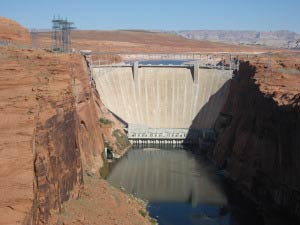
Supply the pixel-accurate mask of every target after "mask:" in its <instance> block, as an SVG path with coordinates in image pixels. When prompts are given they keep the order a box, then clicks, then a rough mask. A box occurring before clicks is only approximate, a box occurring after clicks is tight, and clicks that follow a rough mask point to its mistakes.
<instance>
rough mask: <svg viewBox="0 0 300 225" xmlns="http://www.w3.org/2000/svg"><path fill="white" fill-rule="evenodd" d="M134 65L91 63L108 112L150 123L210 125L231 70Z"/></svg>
mask: <svg viewBox="0 0 300 225" xmlns="http://www.w3.org/2000/svg"><path fill="white" fill-rule="evenodd" d="M133 67H134V66H133ZM133 67H124V66H98V67H92V78H93V80H94V81H95V84H96V88H97V90H98V92H99V94H100V96H101V99H102V101H103V103H104V105H105V106H106V107H107V108H108V109H109V110H110V111H111V112H113V113H114V114H115V115H117V116H118V117H119V118H121V119H122V120H124V121H125V122H126V123H128V124H138V125H142V126H146V127H151V128H186V129H188V128H190V127H193V128H198V129H203V128H211V127H213V124H214V122H215V120H216V118H217V116H218V114H219V112H220V110H221V107H222V106H223V104H224V102H225V100H226V98H227V95H228V91H229V87H230V80H231V78H232V72H233V71H232V70H224V69H213V68H201V67H200V68H198V69H197V70H196V71H193V70H192V69H190V68H188V67H186V68H185V67H176V66H174V67H172V66H159V67H158V66H152V67H151V66H147V67H138V68H135V69H133ZM193 72H194V74H193ZM195 72H196V73H197V74H195ZM134 73H136V74H134ZM195 79H196V80H195Z"/></svg>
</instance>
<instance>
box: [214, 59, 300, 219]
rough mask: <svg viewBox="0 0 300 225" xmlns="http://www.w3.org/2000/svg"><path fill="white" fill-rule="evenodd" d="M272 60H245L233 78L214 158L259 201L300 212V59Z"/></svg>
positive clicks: (218, 129) (217, 127) (218, 127)
mask: <svg viewBox="0 0 300 225" xmlns="http://www.w3.org/2000/svg"><path fill="white" fill-rule="evenodd" d="M261 58H262V57H261ZM269 60H270V59H269ZM267 62H268V59H265V60H263V59H261V60H260V59H258V60H257V61H255V60H252V61H251V63H252V65H251V64H249V63H246V62H244V63H242V64H241V67H240V71H239V72H238V73H237V74H236V75H235V76H234V77H233V80H232V84H231V87H230V92H229V96H228V99H227V101H226V103H225V105H224V107H223V109H222V110H221V114H220V115H219V117H218V120H217V122H216V124H215V128H216V130H217V132H218V134H219V135H218V139H217V143H216V146H215V148H214V150H213V152H212V158H213V159H214V160H215V161H216V163H217V164H218V165H219V167H222V168H225V169H226V170H227V171H228V172H229V174H230V175H229V176H230V177H231V178H232V179H233V180H234V181H236V184H238V185H239V186H240V187H241V188H242V190H247V192H248V193H251V194H252V195H253V196H255V199H256V200H257V201H258V202H264V203H267V204H269V205H273V206H275V207H276V208H277V207H278V208H280V209H283V210H284V211H285V212H286V213H289V214H292V215H296V216H298V217H300V188H299V187H300V181H299V179H298V178H299V177H300V167H299V161H300V152H299V148H300V116H299V115H300V89H299V87H300V81H299V76H300V70H299V68H300V67H299V65H300V64H299V60H296V58H293V57H290V58H284V57H279V56H275V57H273V58H272V68H270V63H267Z"/></svg>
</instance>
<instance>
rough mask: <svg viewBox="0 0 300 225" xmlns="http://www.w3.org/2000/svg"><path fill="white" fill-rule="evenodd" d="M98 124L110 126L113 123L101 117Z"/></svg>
mask: <svg viewBox="0 0 300 225" xmlns="http://www.w3.org/2000/svg"><path fill="white" fill-rule="evenodd" d="M99 123H101V124H105V125H111V124H113V122H112V121H111V120H109V119H106V118H103V117H101V118H100V119H99Z"/></svg>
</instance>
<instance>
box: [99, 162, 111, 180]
mask: <svg viewBox="0 0 300 225" xmlns="http://www.w3.org/2000/svg"><path fill="white" fill-rule="evenodd" d="M109 170H110V164H109V163H108V162H107V161H106V160H103V166H102V167H101V168H100V170H99V174H100V177H102V178H103V179H106V178H107V177H108V175H109Z"/></svg>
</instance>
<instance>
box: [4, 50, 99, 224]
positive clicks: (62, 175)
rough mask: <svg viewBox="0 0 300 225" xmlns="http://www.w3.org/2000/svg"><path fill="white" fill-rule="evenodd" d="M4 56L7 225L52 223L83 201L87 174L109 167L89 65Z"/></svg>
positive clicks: (48, 56) (15, 53)
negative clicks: (67, 206) (70, 203)
mask: <svg viewBox="0 0 300 225" xmlns="http://www.w3.org/2000/svg"><path fill="white" fill-rule="evenodd" d="M0 55H1V58H0V62H1V68H0V71H1V73H0V74H1V87H2V88H1V100H0V107H1V115H2V116H1V118H2V119H1V122H0V127H1V131H2V132H1V139H0V140H1V145H0V146H1V152H0V154H1V168H0V171H1V172H0V173H1V174H2V175H3V176H1V186H0V188H1V205H0V212H1V215H3V216H1V219H0V223H1V224H2V223H3V224H16V223H21V222H23V221H25V223H32V224H39V223H46V224H47V223H49V221H50V219H51V218H50V217H51V215H53V214H55V212H59V211H60V210H61V204H62V203H63V202H64V201H66V200H68V199H69V198H77V197H78V196H79V195H80V193H81V191H82V189H83V179H82V175H83V171H82V170H83V168H85V169H86V170H89V171H92V172H94V173H96V172H98V171H99V168H100V166H101V165H102V156H101V154H102V151H103V148H104V143H103V138H102V132H101V127H100V125H99V122H98V118H99V117H100V116H99V115H98V111H97V109H96V103H95V96H94V95H93V93H92V89H91V88H90V83H89V80H88V75H87V70H86V64H85V60H84V59H83V58H82V57H81V56H80V55H68V54H60V55H56V54H52V53H48V52H45V51H42V50H30V49H28V50H26V49H16V48H14V47H2V48H1V49H0ZM2 213H3V214H2ZM5 215H7V216H5ZM11 215H13V216H11Z"/></svg>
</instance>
